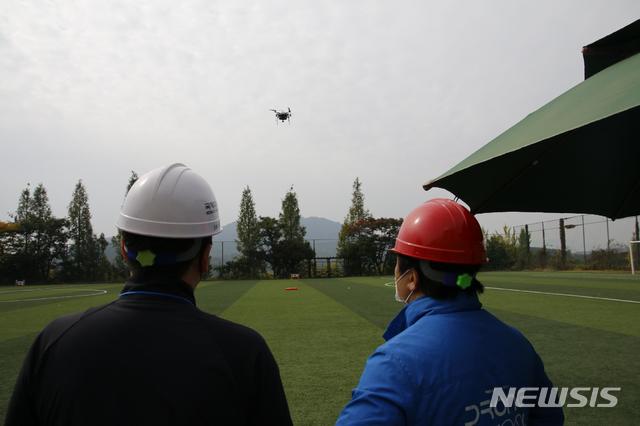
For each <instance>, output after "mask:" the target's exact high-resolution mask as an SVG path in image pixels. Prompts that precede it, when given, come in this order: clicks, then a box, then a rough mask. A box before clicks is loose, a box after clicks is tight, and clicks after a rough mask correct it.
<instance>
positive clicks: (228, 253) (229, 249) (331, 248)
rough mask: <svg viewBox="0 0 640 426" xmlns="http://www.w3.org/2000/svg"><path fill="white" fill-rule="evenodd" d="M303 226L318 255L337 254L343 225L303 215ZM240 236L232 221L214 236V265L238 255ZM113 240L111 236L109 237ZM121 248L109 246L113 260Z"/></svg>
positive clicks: (109, 252) (110, 256)
mask: <svg viewBox="0 0 640 426" xmlns="http://www.w3.org/2000/svg"><path fill="white" fill-rule="evenodd" d="M301 223H302V226H304V227H305V228H306V230H307V234H306V236H305V238H306V239H307V240H308V241H309V243H310V244H311V245H312V246H315V250H316V256H318V257H331V256H335V255H336V247H337V245H338V234H339V232H340V227H341V226H342V225H341V224H340V223H338V222H334V221H332V220H329V219H325V218H323V217H303V218H302V220H301ZM237 238H238V232H237V224H236V222H231V223H228V224H226V225H224V226H223V227H222V232H221V233H219V234H218V235H216V236H215V237H213V253H212V258H213V265H214V266H218V265H220V264H221V262H223V261H224V262H228V261H229V260H231V259H233V258H234V257H236V256H237V255H238V250H237V249H236V243H235V241H236V239H237ZM314 240H315V241H314ZM107 241H111V237H109V238H107ZM118 251H119V249H117V248H116V247H113V246H111V244H110V245H109V246H108V247H107V250H106V255H107V258H108V259H109V260H110V261H113V259H114V258H115V256H116V254H117V253H118Z"/></svg>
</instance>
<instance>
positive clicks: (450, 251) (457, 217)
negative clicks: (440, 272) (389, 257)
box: [391, 198, 487, 265]
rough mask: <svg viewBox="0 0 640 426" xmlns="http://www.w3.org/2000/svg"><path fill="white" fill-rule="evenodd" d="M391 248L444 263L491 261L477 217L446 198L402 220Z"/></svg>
mask: <svg viewBox="0 0 640 426" xmlns="http://www.w3.org/2000/svg"><path fill="white" fill-rule="evenodd" d="M391 251H392V252H394V253H397V254H402V255H405V256H409V257H414V258H416V259H422V260H431V261H434V262H442V263H457V264H464V265H479V264H482V263H485V262H486V261H487V254H486V252H485V250H484V243H483V235H482V230H481V229H480V224H479V223H478V221H477V220H476V218H475V217H474V216H473V215H472V214H471V213H470V212H469V210H467V209H466V208H465V207H463V206H461V205H460V204H458V203H456V202H455V201H452V200H447V199H444V198H435V199H433V200H429V201H427V202H426V203H424V204H421V205H420V206H418V207H417V208H415V209H413V211H411V213H409V215H407V217H406V218H405V219H404V222H402V226H401V227H400V232H398V237H397V238H396V245H395V247H394V248H393V249H391Z"/></svg>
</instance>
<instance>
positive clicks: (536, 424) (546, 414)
mask: <svg viewBox="0 0 640 426" xmlns="http://www.w3.org/2000/svg"><path fill="white" fill-rule="evenodd" d="M535 374H536V377H535V380H536V384H535V386H537V387H541V388H543V387H549V388H551V387H553V383H551V380H549V377H548V376H547V373H546V372H545V371H544V364H543V363H542V360H541V359H540V357H539V356H538V355H537V354H536V371H535ZM563 424H564V414H563V412H562V407H538V406H535V407H533V408H531V409H530V410H529V422H528V423H527V425H529V426H556V425H558V426H561V425H563Z"/></svg>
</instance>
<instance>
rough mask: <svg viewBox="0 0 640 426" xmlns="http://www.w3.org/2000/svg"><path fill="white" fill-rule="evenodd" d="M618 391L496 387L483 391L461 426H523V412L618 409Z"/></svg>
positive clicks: (525, 420) (577, 388)
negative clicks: (485, 423) (486, 424)
mask: <svg viewBox="0 0 640 426" xmlns="http://www.w3.org/2000/svg"><path fill="white" fill-rule="evenodd" d="M621 389H622V388H613V387H610V388H604V387H603V388H590V387H574V388H555V387H554V388H545V387H538V388H534V387H523V388H514V387H497V388H493V389H488V390H486V391H485V394H486V395H487V396H486V397H485V398H484V399H483V400H482V401H478V402H477V403H476V404H471V405H468V406H466V407H465V408H464V411H465V419H466V421H465V423H464V424H465V426H474V425H476V424H478V423H479V422H480V421H481V420H483V419H484V420H487V419H488V418H490V419H491V422H492V423H493V424H495V425H498V426H526V424H527V414H526V412H527V409H529V408H534V407H539V408H559V407H586V406H587V405H588V406H590V407H599V408H612V407H615V406H616V405H618V397H617V396H615V395H614V393H615V392H620V390H621Z"/></svg>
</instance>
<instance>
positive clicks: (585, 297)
mask: <svg viewBox="0 0 640 426" xmlns="http://www.w3.org/2000/svg"><path fill="white" fill-rule="evenodd" d="M485 288H489V289H491V290H502V291H514V292H517V293H532V294H546V295H549V296H564V297H578V298H580V299H594V300H608V301H610V302H623V303H639V304H640V300H626V299H612V298H610V297H596V296H584V295H582V294H569V293H550V292H546V291H535V290H519V289H515V288H504V287H485Z"/></svg>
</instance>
